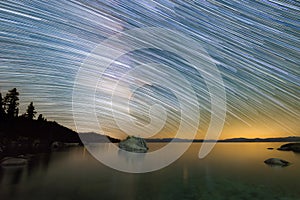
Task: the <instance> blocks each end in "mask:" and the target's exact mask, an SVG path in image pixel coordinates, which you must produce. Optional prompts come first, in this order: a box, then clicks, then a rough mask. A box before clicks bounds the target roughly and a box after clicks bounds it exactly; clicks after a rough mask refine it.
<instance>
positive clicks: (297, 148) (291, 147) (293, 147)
mask: <svg viewBox="0 0 300 200" xmlns="http://www.w3.org/2000/svg"><path fill="white" fill-rule="evenodd" d="M277 150H280V151H293V152H297V153H300V143H288V144H284V145H282V146H281V147H279V148H278V149H277Z"/></svg>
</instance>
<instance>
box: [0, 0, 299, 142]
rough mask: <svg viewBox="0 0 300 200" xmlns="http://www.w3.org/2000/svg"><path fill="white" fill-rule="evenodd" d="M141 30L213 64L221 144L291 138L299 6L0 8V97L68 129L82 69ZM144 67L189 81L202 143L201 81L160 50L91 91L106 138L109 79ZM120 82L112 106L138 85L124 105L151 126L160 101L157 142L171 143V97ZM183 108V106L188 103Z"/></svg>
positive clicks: (204, 98)
mask: <svg viewBox="0 0 300 200" xmlns="http://www.w3.org/2000/svg"><path fill="white" fill-rule="evenodd" d="M146 27H159V28H166V29H170V30H174V31H178V32H181V33H183V34H185V35H187V36H189V37H190V38H192V39H193V40H195V41H197V42H199V43H201V44H202V46H203V47H204V48H205V50H206V51H207V52H208V54H209V56H210V57H211V58H212V60H213V61H214V63H215V64H216V65H217V67H218V69H219V71H220V72H221V75H222V78H223V82H224V86H225V90H226V100H227V102H226V103H227V116H226V121H225V127H224V131H223V133H222V136H221V137H222V138H228V137H240V136H243V137H271V136H289V135H299V131H300V125H299V119H300V103H299V102H300V76H299V75H300V3H299V2H298V1H276V0H272V1H266V0H259V1H231V0H215V1H196V0H194V1H192V0H190V1H176V0H175V1H166V0H154V1H146V0H136V1H127V0H107V1H89V0H77V1H75V0H70V1H62V0H57V1H48V0H24V1H10V0H7V1H0V44H1V47H0V57H1V60H0V92H1V93H2V95H4V94H5V93H6V92H7V90H8V89H11V88H13V87H16V88H17V89H18V90H19V92H20V94H21V95H20V99H21V101H20V105H21V106H20V112H21V113H23V112H25V109H26V107H27V105H28V104H29V102H31V101H33V102H34V103H35V106H36V109H37V111H38V112H39V113H42V114H43V115H45V117H46V118H48V119H49V120H55V121H57V122H59V123H62V124H63V125H66V126H67V127H70V128H72V129H75V126H74V120H73V114H72V94H73V86H74V82H75V79H76V75H77V72H78V70H79V69H80V67H81V64H82V63H83V62H84V60H85V59H86V58H87V57H88V56H89V55H90V52H92V51H93V49H94V48H95V47H96V46H97V45H98V44H99V43H101V42H102V41H104V40H105V39H107V38H109V37H110V36H113V35H114V34H118V33H121V32H123V31H126V30H130V29H133V28H146ZM162 42H163V41H162ZM174 42H175V41H174ZM190 45H191V44H186V45H185V46H182V49H184V48H186V49H188V48H189V46H190ZM145 63H161V64H164V65H167V66H170V67H172V68H173V69H175V70H177V71H178V72H179V73H180V74H181V75H182V76H184V77H185V78H186V79H187V80H188V81H189V82H190V83H191V85H192V87H193V90H194V91H195V92H196V94H197V98H198V102H199V106H200V108H199V109H200V121H199V124H200V126H199V131H198V132H199V134H198V135H197V137H198V138H203V137H204V136H205V135H204V134H205V131H206V130H207V128H208V124H209V122H210V116H211V114H210V111H211V105H210V96H209V92H208V89H207V85H206V84H205V81H204V79H203V76H201V74H198V73H196V72H195V69H194V68H193V67H192V66H190V65H189V63H188V61H187V60H184V59H182V58H181V57H180V56H178V55H175V54H173V53H172V52H166V51H162V50H160V49H143V50H139V51H134V52H130V53H128V54H126V55H123V56H121V57H120V58H118V59H117V60H116V61H115V63H112V65H111V67H110V68H109V69H107V70H106V71H105V76H104V78H105V80H108V82H107V84H106V85H104V86H103V88H97V90H96V102H97V103H96V104H97V107H96V110H97V112H98V113H97V117H98V119H99V121H101V123H103V124H104V129H105V130H106V133H107V134H110V135H112V136H116V137H118V136H120V134H121V135H122V133H120V132H119V130H118V127H117V125H116V123H115V122H114V121H113V119H112V117H111V116H110V115H109V112H110V111H109V108H108V106H109V104H110V102H109V101H110V97H109V96H108V95H107V94H109V92H111V91H112V90H113V89H114V88H112V85H113V84H110V81H111V83H114V82H116V81H118V80H120V79H121V78H122V77H123V76H124V74H126V73H127V72H128V70H131V69H132V68H133V67H134V66H139V65H142V64H145ZM95 70H97V69H95ZM145 73H146V72H145ZM148 73H149V76H150V77H153V78H157V79H160V78H161V79H164V78H165V77H160V78H159V77H156V75H157V74H159V73H158V72H155V70H153V71H149V72H148ZM96 78H99V77H96ZM96 78H95V77H94V75H93V74H92V72H91V76H88V77H86V80H87V81H98V80H97V79H96ZM168 78H170V77H168ZM173 81H174V82H173ZM176 81H177V80H176V78H173V79H172V78H171V79H170V84H171V83H172V82H173V83H174V84H175V85H177V89H178V91H180V90H183V92H185V90H184V88H180V84H179V83H178V82H176ZM211 81H213V80H211ZM123 84H124V85H123V86H122V87H123V89H122V88H118V89H120V90H121V91H119V92H118V94H119V95H120V96H119V97H118V98H120V99H121V98H124V97H126V95H127V92H128V91H130V87H132V85H140V86H142V87H140V88H139V89H138V90H136V92H135V93H134V95H133V96H132V97H131V101H130V110H131V114H132V116H134V117H135V118H136V119H137V123H141V124H147V123H149V106H151V105H152V104H155V103H158V104H160V105H161V106H163V107H165V108H166V110H167V113H168V120H167V121H166V125H165V127H164V128H163V129H162V131H161V133H160V134H159V135H156V136H157V137H172V136H174V132H176V129H177V128H178V119H179V117H180V109H179V108H180V105H179V103H178V99H177V98H176V97H175V96H174V94H172V92H171V91H170V90H168V89H167V88H165V87H162V86H159V85H155V84H151V83H148V82H143V80H137V79H130V78H127V79H124V80H123ZM93 89H94V88H93ZM91 90H92V88H91ZM87 92H90V91H87ZM81 95H82V97H84V95H85V94H84V93H82V94H81ZM82 99H84V98H82ZM185 100H186V101H189V99H188V97H186V99H185ZM82 106H85V102H84V101H83V102H82ZM123 109H124V107H123V106H122V105H119V107H118V110H117V112H119V113H120V114H122V112H123ZM86 120H87V124H88V120H89V119H88V118H87V119H86ZM85 131H95V132H98V130H97V126H93V125H91V124H89V125H88V127H87V128H86V130H85Z"/></svg>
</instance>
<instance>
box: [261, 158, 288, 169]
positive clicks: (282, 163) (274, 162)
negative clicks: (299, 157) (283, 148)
mask: <svg viewBox="0 0 300 200" xmlns="http://www.w3.org/2000/svg"><path fill="white" fill-rule="evenodd" d="M264 163H266V164H268V165H271V166H274V165H276V166H282V167H284V166H288V165H290V163H289V162H288V161H285V160H282V159H279V158H269V159H267V160H265V161H264Z"/></svg>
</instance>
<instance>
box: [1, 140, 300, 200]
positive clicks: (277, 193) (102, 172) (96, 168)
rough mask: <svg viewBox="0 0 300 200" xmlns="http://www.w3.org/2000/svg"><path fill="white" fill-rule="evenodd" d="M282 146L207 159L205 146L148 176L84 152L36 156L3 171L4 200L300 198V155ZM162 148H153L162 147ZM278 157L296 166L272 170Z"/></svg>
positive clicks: (229, 151)
mask: <svg viewBox="0 0 300 200" xmlns="http://www.w3.org/2000/svg"><path fill="white" fill-rule="evenodd" d="M281 144H282V143H219V144H217V145H216V147H215V148H214V149H213V151H212V152H211V153H210V154H209V155H208V156H207V157H206V158H204V159H201V160H200V159H199V158H198V157H197V155H198V151H199V148H200V146H201V143H196V144H192V146H191V147H190V149H189V150H188V151H187V152H186V153H185V154H184V155H183V156H182V157H181V158H180V159H178V160H177V161H176V162H174V163H173V164H171V165H170V166H168V167H166V168H164V169H162V170H159V171H156V172H151V173H146V174H128V173H122V172H118V171H115V170H113V169H110V168H108V167H106V166H104V165H103V164H101V163H100V162H98V161H97V160H96V159H94V158H93V157H92V156H91V155H90V154H89V153H88V152H87V151H86V150H85V149H84V148H83V147H74V148H70V149H68V150H67V151H63V152H54V153H51V154H41V155H37V156H34V157H33V158H32V159H31V160H30V162H29V163H28V165H27V166H25V167H23V168H1V169H0V199H1V200H14V199H20V200H21V199H22V200H27V199H30V200H35V199H39V200H43V199H46V200H47V199H49V200H50V199H51V200H56V199H58V200H69V199H85V200H88V199H97V200H99V199H122V200H124V199H272V200H274V199H297V200H298V199H300V190H299V188H300V186H299V180H300V170H299V169H300V154H296V153H293V152H282V151H277V150H267V148H268V147H274V148H277V147H279V146H280V145H281ZM160 145H162V144H149V146H150V148H152V149H155V148H158V147H159V146H160ZM270 157H278V158H282V159H285V160H288V161H290V162H291V163H293V164H292V165H291V166H288V167H284V168H274V167H269V166H267V165H265V164H264V162H263V161H264V160H265V159H267V158H270Z"/></svg>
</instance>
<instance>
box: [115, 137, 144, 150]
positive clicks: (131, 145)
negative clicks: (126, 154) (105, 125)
mask: <svg viewBox="0 0 300 200" xmlns="http://www.w3.org/2000/svg"><path fill="white" fill-rule="evenodd" d="M119 148H120V149H123V150H125V151H130V152H136V153H146V152H147V151H148V149H149V148H148V147H147V145H146V141H145V140H144V139H143V138H139V137H135V136H128V137H127V138H126V139H125V140H122V141H121V142H120V143H119Z"/></svg>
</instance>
